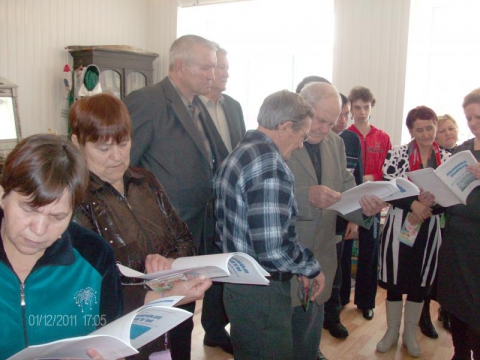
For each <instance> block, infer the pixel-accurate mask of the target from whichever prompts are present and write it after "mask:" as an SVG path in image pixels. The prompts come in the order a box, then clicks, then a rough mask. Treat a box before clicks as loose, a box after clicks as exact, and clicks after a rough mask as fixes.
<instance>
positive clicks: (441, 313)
mask: <svg viewBox="0 0 480 360" xmlns="http://www.w3.org/2000/svg"><path fill="white" fill-rule="evenodd" d="M438 321H440V322H443V328H444V329H445V330H448V331H450V332H452V325H451V324H450V314H449V313H448V312H447V311H445V310H444V309H442V308H438Z"/></svg>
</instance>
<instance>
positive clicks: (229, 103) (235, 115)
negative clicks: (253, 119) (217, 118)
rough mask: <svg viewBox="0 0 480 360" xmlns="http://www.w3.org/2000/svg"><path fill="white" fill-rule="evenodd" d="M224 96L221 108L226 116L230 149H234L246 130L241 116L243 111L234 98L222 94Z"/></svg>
mask: <svg viewBox="0 0 480 360" xmlns="http://www.w3.org/2000/svg"><path fill="white" fill-rule="evenodd" d="M222 95H223V97H224V98H225V102H224V103H223V109H224V110H225V116H226V117H227V123H228V129H229V131H230V140H231V141H232V150H233V149H235V147H236V146H237V144H238V143H239V142H240V140H242V138H243V135H245V132H246V131H247V130H246V129H245V120H244V118H243V111H242V107H241V106H240V103H239V102H238V101H237V100H235V99H234V98H232V97H230V96H228V95H226V94H222Z"/></svg>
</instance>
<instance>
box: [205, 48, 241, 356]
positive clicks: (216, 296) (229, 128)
mask: <svg viewBox="0 0 480 360" xmlns="http://www.w3.org/2000/svg"><path fill="white" fill-rule="evenodd" d="M215 46H216V47H217V66H215V71H214V74H215V79H214V80H213V82H212V86H211V87H210V91H209V92H208V94H207V95H205V96H203V95H201V96H200V99H201V100H202V103H203V105H204V106H205V111H206V112H208V113H209V114H210V116H211V117H212V120H213V122H214V124H215V126H216V127H217V130H218V132H219V133H220V136H221V137H222V140H223V143H224V144H225V146H226V148H227V149H228V152H231V151H232V150H233V149H234V148H235V147H236V146H237V144H238V143H239V142H240V140H241V139H242V137H243V135H245V131H246V130H245V121H244V119H243V111H242V107H241V106H240V103H239V102H238V101H236V100H235V99H233V98H232V97H230V96H228V95H226V94H222V93H223V92H224V91H225V90H226V89H227V81H228V77H229V74H228V69H229V65H228V59H227V51H226V50H225V49H223V48H221V47H220V46H219V45H218V44H215ZM208 245H209V247H208V248H206V249H205V252H206V253H207V254H217V253H221V252H222V250H221V249H220V248H219V247H218V246H217V245H216V244H213V243H209V244H208ZM201 322H202V326H203V328H204V330H205V337H204V339H203V343H204V344H205V345H207V346H220V347H222V348H223V347H225V346H226V345H225V344H229V343H230V342H229V341H228V342H227V341H224V340H221V339H224V338H225V326H227V325H228V323H229V321H228V317H227V314H226V312H225V307H224V305H223V283H219V282H216V283H214V284H213V285H212V287H211V288H210V289H209V290H208V291H207V292H206V293H205V297H204V299H203V306H202V318H201ZM219 340H220V341H219ZM224 350H225V351H227V352H230V349H229V348H228V345H227V348H226V349H224Z"/></svg>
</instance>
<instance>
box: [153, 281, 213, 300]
mask: <svg viewBox="0 0 480 360" xmlns="http://www.w3.org/2000/svg"><path fill="white" fill-rule="evenodd" d="M210 286H212V280H210V279H208V278H205V276H194V277H191V278H189V279H187V280H186V281H180V282H178V283H176V284H175V285H173V288H171V289H170V290H166V291H165V292H163V293H162V292H158V291H148V292H147V294H146V295H145V304H147V303H149V302H150V301H153V300H158V299H161V298H162V297H164V296H183V297H184V298H183V299H182V300H180V301H179V302H178V303H177V304H176V305H175V306H178V305H183V304H188V303H191V302H192V301H196V300H200V299H202V298H203V295H204V294H205V291H207V290H208V288H209V287H210Z"/></svg>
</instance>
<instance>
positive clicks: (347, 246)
mask: <svg viewBox="0 0 480 360" xmlns="http://www.w3.org/2000/svg"><path fill="white" fill-rule="evenodd" d="M353 242H354V240H348V241H344V243H343V252H342V260H341V264H340V265H341V267H342V283H341V285H340V302H341V303H342V306H345V305H347V304H348V303H349V302H350V293H351V292H352V251H353Z"/></svg>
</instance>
